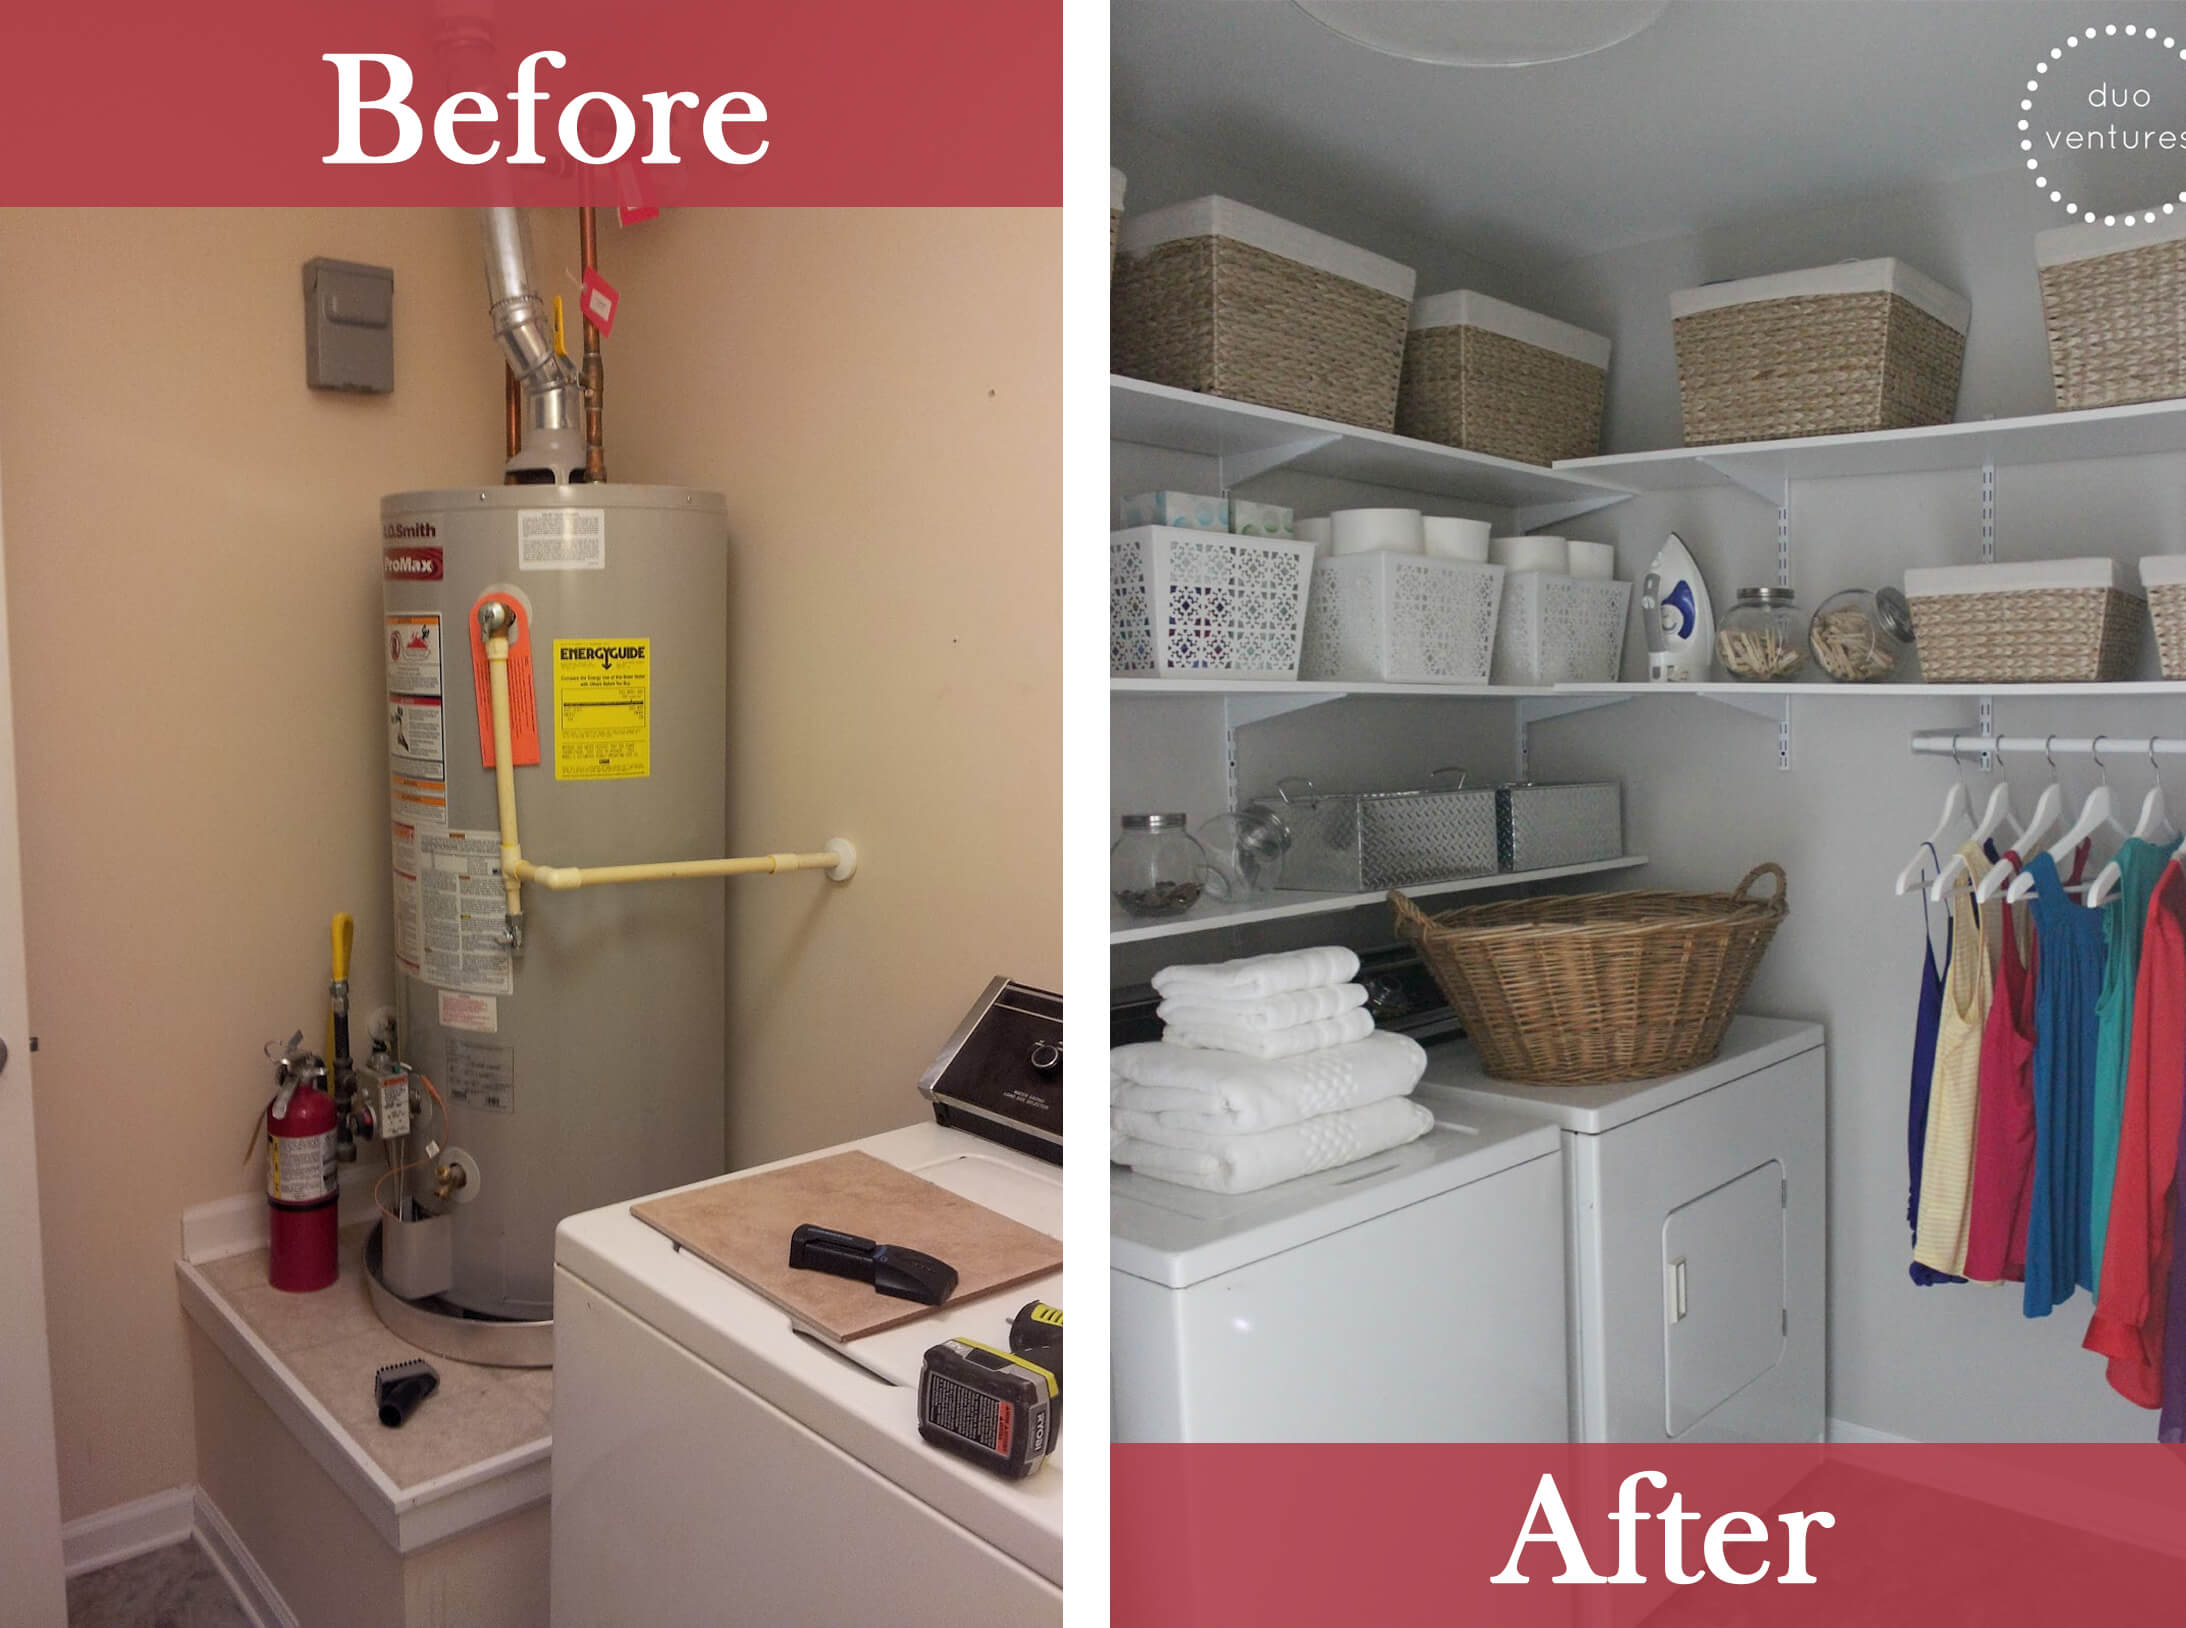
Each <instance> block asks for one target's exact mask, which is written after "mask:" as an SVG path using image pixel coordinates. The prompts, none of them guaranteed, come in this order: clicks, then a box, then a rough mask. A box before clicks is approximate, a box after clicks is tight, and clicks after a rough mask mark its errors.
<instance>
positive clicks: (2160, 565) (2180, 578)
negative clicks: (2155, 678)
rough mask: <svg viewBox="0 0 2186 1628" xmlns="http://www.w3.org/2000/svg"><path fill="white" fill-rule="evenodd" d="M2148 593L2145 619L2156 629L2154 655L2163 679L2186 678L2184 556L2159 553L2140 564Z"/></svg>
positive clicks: (2185, 577) (2185, 563)
mask: <svg viewBox="0 0 2186 1628" xmlns="http://www.w3.org/2000/svg"><path fill="white" fill-rule="evenodd" d="M2140 580H2141V586H2142V587H2143V588H2145V589H2146V590H2147V591H2148V619H2149V620H2150V621H2151V622H2153V623H2154V624H2155V628H2156V655H2157V658H2158V659H2159V660H2160V661H2161V662H2162V664H2163V676H2164V677H2165V678H2170V679H2180V678H2186V555H2178V554H2158V555H2153V556H2151V557H2149V558H2146V559H2143V560H2142V561H2141V562H2140Z"/></svg>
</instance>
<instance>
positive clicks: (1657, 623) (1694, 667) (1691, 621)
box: [1640, 532, 1715, 684]
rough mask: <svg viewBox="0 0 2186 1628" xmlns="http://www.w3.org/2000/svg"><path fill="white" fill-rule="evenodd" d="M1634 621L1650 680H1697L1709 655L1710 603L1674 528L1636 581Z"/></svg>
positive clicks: (1712, 635)
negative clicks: (1641, 578)
mask: <svg viewBox="0 0 2186 1628" xmlns="http://www.w3.org/2000/svg"><path fill="white" fill-rule="evenodd" d="M1640 626H1641V629H1642V630H1643V631H1644V632H1645V633H1646V635H1647V677H1648V679H1649V680H1650V681H1651V682H1653V683H1656V684H1697V683H1700V682H1701V681H1703V680H1704V679H1706V678H1707V676H1708V668H1709V664H1710V663H1711V662H1712V661H1713V660H1714V659H1715V607H1714V606H1713V605H1711V604H1710V603H1709V602H1708V585H1707V584H1706V583H1705V582H1703V581H1701V579H1700V567H1699V566H1698V565H1696V564H1695V563H1694V562H1693V556H1692V554H1691V553H1690V552H1688V551H1687V549H1686V547H1685V544H1684V542H1683V541H1682V540H1681V539H1680V538H1679V537H1678V535H1677V533H1676V532H1672V533H1671V534H1670V537H1669V540H1668V541H1667V542H1665V543H1664V544H1663V545H1662V552H1661V553H1659V554H1657V555H1656V556H1655V563H1654V564H1653V565H1651V566H1649V567H1648V569H1647V579H1646V580H1645V581H1644V582H1642V583H1641V584H1640Z"/></svg>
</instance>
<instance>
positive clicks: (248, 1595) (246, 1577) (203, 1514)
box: [191, 1487, 301, 1628]
mask: <svg viewBox="0 0 2186 1628" xmlns="http://www.w3.org/2000/svg"><path fill="white" fill-rule="evenodd" d="M191 1491H192V1492H193V1494H194V1495H195V1496H194V1498H193V1500H192V1505H193V1510H194V1514H195V1518H196V1528H197V1542H198V1546H199V1547H200V1548H202V1549H203V1550H204V1551H205V1554H206V1556H207V1558H209V1559H210V1560H211V1561H212V1563H213V1564H214V1565H215V1566H217V1567H219V1568H220V1574H221V1575H222V1576H223V1577H225V1578H227V1580H228V1586H229V1587H230V1588H232V1589H233V1590H235V1597H236V1599H237V1600H239V1601H240V1602H241V1603H242V1606H243V1614H244V1615H245V1616H247V1617H249V1618H250V1620H251V1623H252V1628H301V1625H300V1624H299V1623H298V1622H297V1620H296V1613H295V1612H293V1611H291V1610H290V1609H289V1608H288V1602H287V1601H286V1600H284V1599H282V1598H281V1591H280V1590H279V1589H277V1588H275V1587H274V1586H273V1579H272V1578H270V1577H268V1576H267V1575H266V1573H265V1569H264V1568H263V1567H262V1566H260V1565H259V1564H258V1560H257V1557H256V1556H254V1555H253V1554H252V1553H251V1552H250V1550H248V1549H246V1548H245V1547H244V1546H243V1540H242V1539H241V1538H240V1537H238V1536H236V1532H235V1528H234V1527H232V1526H230V1525H229V1524H228V1517H227V1516H225V1515H223V1514H221V1513H220V1506H219V1505H217V1504H215V1503H214V1502H213V1501H212V1500H211V1499H210V1498H208V1497H206V1496H205V1489H204V1488H203V1487H195V1488H192V1489H191Z"/></svg>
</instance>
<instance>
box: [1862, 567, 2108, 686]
mask: <svg viewBox="0 0 2186 1628" xmlns="http://www.w3.org/2000/svg"><path fill="white" fill-rule="evenodd" d="M2129 577H2130V573H2129V572H2128V570H2127V569H2126V567H2125V566H2123V565H2121V564H2120V563H2119V562H2118V561H2116V560H2111V559H2104V558H2100V557H2098V558H2092V559H2075V560H2040V561H2032V562H2027V563H2023V564H2020V563H2015V564H2009V565H1954V566H1940V567H1934V568H1928V569H1916V570H1910V571H1907V572H1906V573H1905V600H1906V603H1907V604H1908V605H1910V606H1911V607H1912V611H1913V631H1914V635H1915V637H1916V638H1917V639H1918V640H1919V649H1920V674H1921V677H1922V678H1923V679H1925V680H1927V681H1928V682H1929V683H1931V684H2095V683H2102V684H2115V683H2121V682H2123V681H2125V680H2127V679H2130V678H2132V677H2133V676H2134V675H2135V673H2137V672H2138V671H2139V667H2140V641H2141V627H2142V625H2143V624H2144V623H2145V622H2146V621H2147V619H2148V607H2147V605H2146V603H2145V602H2144V601H2143V600H2142V598H2141V596H2140V595H2139V594H2138V593H2137V592H2134V591H2132V585H2131V582H2130V580H2129Z"/></svg>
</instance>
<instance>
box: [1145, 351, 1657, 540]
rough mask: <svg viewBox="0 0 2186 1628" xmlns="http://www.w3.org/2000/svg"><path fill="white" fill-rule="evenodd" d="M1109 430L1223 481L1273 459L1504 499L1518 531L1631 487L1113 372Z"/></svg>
mask: <svg viewBox="0 0 2186 1628" xmlns="http://www.w3.org/2000/svg"><path fill="white" fill-rule="evenodd" d="M1108 437H1109V439H1110V440H1111V441H1129V442H1133V443H1135V444H1137V445H1140V446H1149V447H1160V448H1162V449H1164V450H1167V451H1170V452H1190V453H1196V454H1198V455H1199V456H1201V457H1206V458H1214V459H1217V460H1219V462H1220V464H1221V483H1222V486H1223V487H1224V489H1225V490H1226V489H1228V488H1229V487H1231V486H1234V485H1236V484H1237V483H1238V482H1240V481H1248V480H1251V479H1252V478H1254V477H1255V476H1257V475H1264V474H1266V473H1268V472H1269V471H1270V470H1273V469H1295V470H1298V471H1299V472H1301V473H1303V474H1308V475H1323V476H1329V477H1333V478H1335V479H1339V480H1351V481H1361V482H1364V483H1366V484H1368V485H1372V486H1392V487H1398V488H1400V489H1402V490H1405V491H1411V492H1420V493H1423V494H1426V495H1428V496H1432V497H1448V498H1457V499H1461V500H1463V501H1466V502H1469V503H1477V504H1482V505H1485V506H1489V507H1493V508H1503V509H1510V510H1512V511H1514V512H1515V514H1516V518H1517V524H1518V529H1519V530H1521V531H1531V530H1533V529H1535V528H1536V527H1540V526H1553V525H1557V524H1559V523H1561V522H1563V521H1565V520H1569V519H1572V518H1573V517H1574V516H1577V515H1582V514H1587V513H1590V512H1592V511H1593V510H1595V509H1602V508H1607V507H1608V506H1609V505H1610V504H1612V503H1621V502H1623V501H1624V500H1625V499H1626V498H1628V497H1630V496H1631V495H1632V493H1631V491H1630V490H1629V489H1627V488H1625V487H1623V486H1620V485H1618V484H1617V483H1615V482H1613V481H1604V480H1600V479H1597V478H1595V477H1593V476H1591V475H1585V474H1570V473H1565V472H1562V471H1559V470H1554V469H1548V468H1544V467H1542V466H1541V465H1539V464H1526V463H1518V462H1516V461H1514V460H1512V459H1509V458H1492V457H1489V456H1488V455H1487V454H1486V453H1481V452H1465V451H1462V450H1460V449H1459V448H1457V447H1446V446H1442V445H1439V444H1438V443H1436V442H1433V441H1415V440H1412V439H1411V438H1410V437H1408V436H1402V435H1391V434H1388V433H1386V432H1385V431H1381V430H1367V429H1361V428H1359V427H1358V426H1357V425H1355V424H1338V423H1336V422H1334V421H1333V420H1330V419H1325V418H1308V417H1306V416H1305V415H1304V414H1303V413H1286V412H1283V411H1282V410H1280V409H1278V408H1274V407H1258V406H1255V405H1253V404H1252V403H1251V402H1245V401H1229V400H1225V399H1224V398H1223V397H1220V396H1204V395H1201V394H1199V393H1198V392H1197V391H1192V390H1178V389H1175V388H1173V387H1172V386H1169V385H1165V384H1149V383H1147V382H1146V381H1145V380H1143V379H1126V378H1121V377H1118V376H1114V375H1111V377H1110V379H1109V385H1108Z"/></svg>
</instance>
